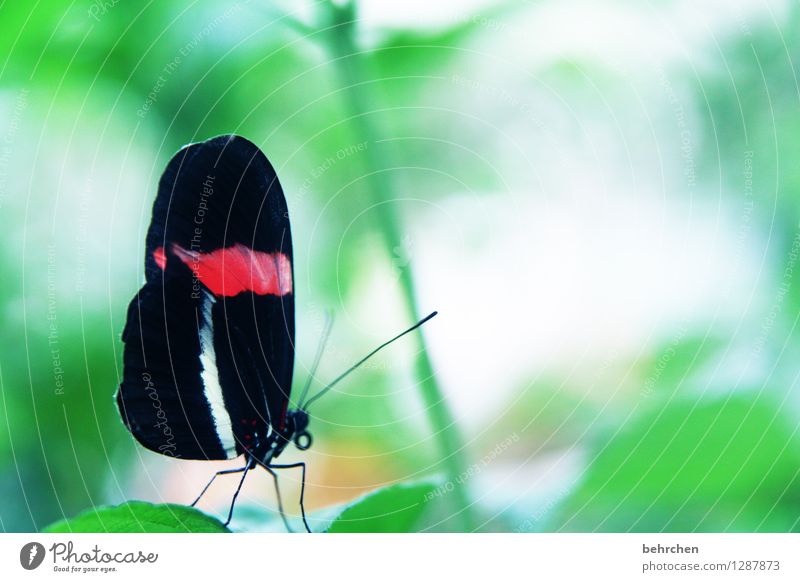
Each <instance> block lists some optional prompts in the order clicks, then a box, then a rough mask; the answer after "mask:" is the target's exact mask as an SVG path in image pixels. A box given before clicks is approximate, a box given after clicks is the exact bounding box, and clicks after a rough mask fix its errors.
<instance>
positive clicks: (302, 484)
mask: <svg viewBox="0 0 800 582" xmlns="http://www.w3.org/2000/svg"><path fill="white" fill-rule="evenodd" d="M270 467H271V468H273V469H295V468H297V467H302V469H303V476H302V480H301V481H300V513H301V514H302V515H303V525H304V526H306V531H307V532H308V533H311V528H310V527H308V521H306V507H305V503H304V499H305V493H306V464H305V463H292V464H291V465H270Z"/></svg>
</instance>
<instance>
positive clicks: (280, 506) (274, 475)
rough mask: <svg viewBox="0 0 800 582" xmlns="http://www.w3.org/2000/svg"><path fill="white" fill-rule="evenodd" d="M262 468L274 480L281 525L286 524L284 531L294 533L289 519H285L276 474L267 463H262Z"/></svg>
mask: <svg viewBox="0 0 800 582" xmlns="http://www.w3.org/2000/svg"><path fill="white" fill-rule="evenodd" d="M263 467H264V469H266V470H267V473H269V474H270V475H272V478H273V480H274V481H275V494H276V495H277V497H278V512H279V513H280V514H281V519H282V520H283V525H285V526H286V531H288V532H289V533H294V531H293V530H292V528H291V527H290V526H289V520H288V519H286V512H285V511H284V510H283V500H282V499H281V489H280V487H278V474H277V473H276V472H275V471H273V470H272V468H271V467H270V466H269V465H263Z"/></svg>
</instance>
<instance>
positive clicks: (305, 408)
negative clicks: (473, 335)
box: [302, 311, 439, 410]
mask: <svg viewBox="0 0 800 582" xmlns="http://www.w3.org/2000/svg"><path fill="white" fill-rule="evenodd" d="M437 313H439V312H438V311H434V312H433V313H431V314H430V315H428V316H427V317H424V318H422V319H420V320H419V321H418V322H417V323H415V324H414V325H412V326H411V327H409V328H408V329H407V330H405V331H404V332H402V333H399V334H397V335H396V336H394V337H393V338H392V339H390V340H389V341H387V342H384V343H382V344H381V345H379V346H378V347H377V348H375V349H374V350H372V351H371V352H370V353H368V354H367V355H366V356H364V357H363V358H361V359H360V360H359V361H358V362H356V363H355V364H353V365H352V366H350V367H349V368H348V369H347V370H345V371H344V372H343V373H342V374H340V375H339V376H338V377H337V378H336V379H335V380H334V381H333V382H331V383H330V384H328V385H327V386H325V388H323V389H322V390H320V391H319V392H317V393H316V394H315V395H314V396H312V397H311V398H309V399H308V402H306V403H305V405H304V406H302V409H303V410H308V407H309V406H311V404H312V403H313V402H314V401H315V400H318V399H319V398H321V397H322V395H323V394H325V393H326V392H328V391H329V390H330V389H331V388H333V387H334V386H336V384H338V383H339V382H340V381H341V380H343V379H344V378H345V377H346V376H347V375H348V374H350V372H352V371H353V370H355V369H356V368H358V367H359V366H360V365H361V364H363V363H364V362H366V361H367V360H369V359H370V358H371V357H372V356H374V355H375V354H377V353H378V352H379V351H381V350H382V349H383V348H385V347H386V346H388V345H389V344H391V343H392V342H394V341H396V340H399V339H400V338H401V337H403V336H404V335H406V334H407V333H411V332H412V331H414V330H415V329H417V328H418V327H419V326H421V325H422V324H423V323H425V322H426V321H428V320H430V319H433V318H434V317H435V316H436V314H437Z"/></svg>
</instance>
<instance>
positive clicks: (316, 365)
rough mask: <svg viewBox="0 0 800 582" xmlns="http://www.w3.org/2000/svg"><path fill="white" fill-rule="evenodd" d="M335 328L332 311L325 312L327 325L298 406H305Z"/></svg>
mask: <svg viewBox="0 0 800 582" xmlns="http://www.w3.org/2000/svg"><path fill="white" fill-rule="evenodd" d="M332 328H333V313H331V312H330V311H326V312H325V325H324V326H323V328H322V336H321V337H320V340H319V345H318V346H317V353H316V355H315V356H314V363H313V364H312V365H311V373H310V374H309V375H308V380H307V381H306V385H305V386H304V387H303V391H302V392H301V393H300V398H298V400H297V402H299V403H300V404H299V405H298V408H301V409H302V408H303V404H302V402H303V401H304V400H305V399H306V396H308V391H309V389H310V388H311V382H313V381H314V375H315V374H316V373H317V368H319V363H320V361H321V360H322V354H323V353H324V352H325V344H327V343H328V338H329V337H330V335H331V329H332Z"/></svg>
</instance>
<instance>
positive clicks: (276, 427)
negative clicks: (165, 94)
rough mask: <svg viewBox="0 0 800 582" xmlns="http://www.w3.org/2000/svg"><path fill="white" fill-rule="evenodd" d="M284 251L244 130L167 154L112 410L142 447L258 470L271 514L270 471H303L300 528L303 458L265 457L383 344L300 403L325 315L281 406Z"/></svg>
mask: <svg viewBox="0 0 800 582" xmlns="http://www.w3.org/2000/svg"><path fill="white" fill-rule="evenodd" d="M293 261H294V255H293V253H292V235H291V225H290V222H289V212H288V207H287V204H286V198H285V196H284V193H283V189H282V188H281V184H280V182H279V181H278V176H277V174H276V172H275V169H274V168H273V167H272V164H270V162H269V160H267V158H266V156H265V155H264V154H263V153H262V152H261V150H260V149H259V148H258V147H257V146H256V145H255V144H253V143H252V142H250V141H248V140H247V139H245V138H243V137H240V136H235V135H225V136H220V137H215V138H212V139H209V140H207V141H205V142H202V143H195V144H191V145H188V146H186V147H184V148H182V149H181V150H180V151H178V152H177V153H176V154H175V155H174V156H173V158H172V159H171V160H170V161H169V163H168V164H167V167H166V169H165V170H164V173H163V175H162V176H161V180H160V182H159V186H158V194H157V196H156V199H155V202H154V204H153V213H152V220H151V222H150V227H149V229H148V231H147V237H146V241H145V264H144V271H145V283H144V285H143V286H142V288H141V289H140V290H139V291H138V293H136V295H135V296H134V298H133V299H132V300H131V302H130V305H129V307H128V312H127V322H126V324H125V328H124V331H123V334H122V341H123V343H124V355H123V377H122V381H121V383H120V386H119V390H118V391H117V396H116V400H117V405H118V407H119V412H120V415H121V417H122V420H123V422H124V423H125V426H126V427H127V428H128V430H129V431H130V432H131V433H132V434H133V436H134V437H135V439H136V440H137V441H138V442H139V443H140V444H141V445H143V446H144V447H145V448H147V449H150V450H151V451H155V452H157V453H160V454H162V455H167V456H170V457H175V458H179V459H193V460H209V461H220V460H228V459H234V458H237V457H243V459H244V465H243V466H241V467H237V468H234V469H227V470H223V471H219V472H217V473H216V474H214V475H213V476H212V478H211V480H210V481H209V482H208V484H207V485H206V486H205V488H204V489H203V490H202V491H201V493H200V495H199V496H198V497H197V499H195V501H194V503H192V505H195V504H196V503H197V502H198V501H199V500H200V498H201V497H202V496H203V494H204V493H205V492H206V491H207V490H208V488H209V487H210V486H211V484H212V483H213V482H214V479H215V478H216V477H217V476H219V475H224V474H232V473H242V476H241V479H240V481H239V486H238V488H237V489H236V492H235V493H234V495H233V499H232V501H231V505H230V509H229V512H228V519H227V521H226V522H225V525H227V524H228V523H230V521H231V518H232V516H233V509H234V505H235V503H236V497H237V496H238V494H239V491H240V490H241V487H242V484H243V483H244V479H245V477H246V476H247V473H248V471H250V470H251V469H253V468H255V467H257V466H260V467H262V468H263V469H265V470H266V471H267V472H269V473H270V474H271V475H272V477H273V479H274V481H275V487H276V491H277V493H278V495H277V498H278V504H279V510H280V515H281V517H282V519H283V520H284V523H285V524H286V527H287V529H289V530H290V531H291V528H290V527H289V524H288V521H287V519H286V517H285V514H284V511H283V504H282V501H281V497H280V491H279V489H278V477H277V474H276V472H275V471H276V470H278V469H300V470H301V471H302V481H301V488H300V509H301V514H302V518H303V524H304V526H305V529H306V531H309V532H310V531H311V529H310V527H309V525H308V521H307V519H306V512H305V505H304V494H305V478H306V465H305V463H303V462H298V463H289V464H281V463H277V462H276V459H277V458H278V457H279V456H280V455H281V453H282V452H283V451H284V450H285V449H286V447H287V446H289V444H291V443H293V444H294V445H295V446H296V447H297V448H298V449H299V450H306V449H308V448H309V447H310V446H311V444H312V437H311V433H310V432H309V430H308V425H309V414H308V407H309V405H310V404H311V403H313V402H314V401H315V400H317V399H318V398H319V397H321V396H322V395H323V394H325V393H326V392H328V391H329V390H330V389H331V388H333V386H334V385H335V384H337V383H338V382H339V381H340V380H341V379H343V378H344V377H345V376H346V375H347V374H349V373H350V372H352V371H353V370H355V369H356V368H357V367H358V366H360V365H361V364H362V363H363V362H365V361H366V360H367V359H369V358H370V357H372V356H373V355H374V354H375V353H377V352H378V351H379V350H381V349H382V348H384V347H385V346H387V345H389V344H390V343H392V342H393V341H395V340H396V339H398V338H400V337H402V336H403V335H405V334H406V333H409V332H410V331H412V330H414V329H416V328H417V327H419V326H420V325H422V324H423V323H425V322H426V321H428V320H429V319H430V318H432V317H433V316H435V315H436V312H433V313H431V314H430V315H429V316H428V317H426V318H424V319H422V320H421V321H419V322H418V323H417V324H415V325H414V326H412V327H410V328H409V329H407V330H405V331H404V332H402V333H401V334H398V335H397V336H395V337H394V338H392V339H390V340H389V341H387V342H385V343H383V344H381V345H380V346H379V347H378V348H376V349H375V350H373V351H372V352H370V354H368V355H367V356H366V357H364V358H362V359H361V360H359V361H358V362H356V363H355V364H354V365H353V366H351V367H350V368H349V369H348V370H346V371H345V372H344V373H342V374H340V375H339V376H338V377H337V378H336V379H334V380H333V381H332V382H330V383H328V385H327V386H325V387H324V388H322V389H321V390H320V391H319V392H318V393H317V394H316V395H314V396H313V397H311V398H308V399H307V398H306V396H307V394H308V391H309V388H310V385H311V378H312V377H313V374H314V370H315V369H316V365H317V364H318V363H319V360H320V358H321V355H322V351H323V348H324V343H325V339H327V337H328V335H329V333H330V329H331V327H330V325H331V320H330V319H329V320H328V322H327V323H326V325H325V331H324V333H323V339H322V342H321V343H320V347H319V349H318V351H317V355H316V357H315V364H314V366H313V367H312V373H311V376H310V377H309V381H308V382H307V383H306V385H305V387H304V388H303V390H302V392H301V395H300V397H299V399H298V400H297V402H298V406H297V408H295V409H289V400H290V395H291V388H292V374H293V368H294V357H295V295H294V291H295V288H294V263H293Z"/></svg>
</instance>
